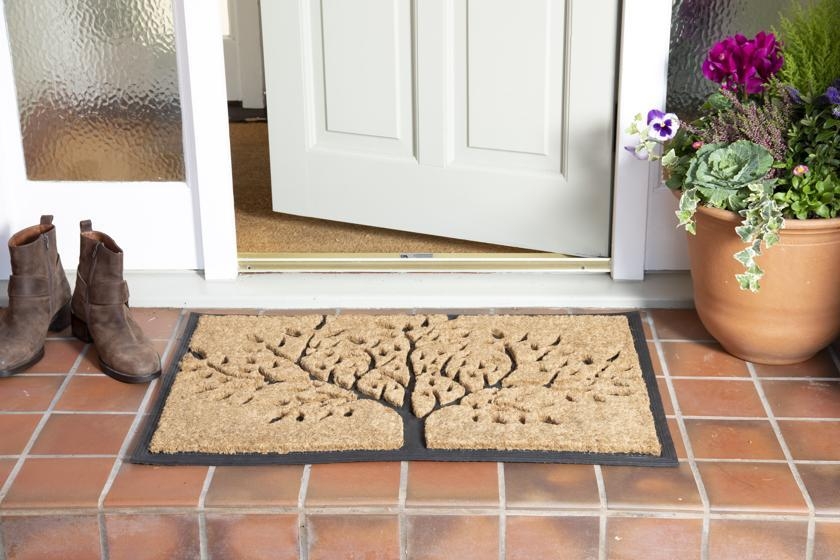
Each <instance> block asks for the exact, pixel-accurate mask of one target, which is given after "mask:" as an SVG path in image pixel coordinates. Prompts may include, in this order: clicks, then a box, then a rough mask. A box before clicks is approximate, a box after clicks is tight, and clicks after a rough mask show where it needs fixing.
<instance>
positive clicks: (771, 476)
mask: <svg viewBox="0 0 840 560" xmlns="http://www.w3.org/2000/svg"><path fill="white" fill-rule="evenodd" d="M698 468H699V469H700V476H701V477H702V478H703V483H704V484H705V486H706V493H707V494H708V496H709V502H710V504H711V509H712V511H739V512H740V511H752V512H765V513H767V512H774V513H788V512H789V513H803V514H804V513H807V512H808V508H807V507H806V505H805V499H804V498H803V497H802V493H801V492H800V490H799V487H798V486H797V485H796V481H795V480H794V479H793V475H792V474H791V472H790V469H789V468H788V466H787V465H784V464H778V463H699V464H698Z"/></svg>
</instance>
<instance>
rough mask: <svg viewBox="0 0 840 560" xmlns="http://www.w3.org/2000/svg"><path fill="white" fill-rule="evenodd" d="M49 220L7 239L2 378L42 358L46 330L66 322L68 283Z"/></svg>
mask: <svg viewBox="0 0 840 560" xmlns="http://www.w3.org/2000/svg"><path fill="white" fill-rule="evenodd" d="M52 220H53V217H52V216H41V223H40V224H38V225H37V226H32V227H28V228H26V229H24V230H21V231H19V232H17V233H16V234H14V235H13V236H12V238H11V239H10V240H9V255H10V256H11V261H12V276H11V277H10V278H9V290H8V291H9V308H8V309H7V310H6V312H5V313H4V314H3V316H2V317H0V377H6V376H9V375H12V374H13V373H17V372H19V371H22V370H24V369H26V368H28V367H29V366H31V365H32V364H34V363H36V362H37V361H38V360H40V359H41V358H42V357H43V356H44V339H45V338H46V336H47V331H60V330H62V329H64V328H66V327H67V325H69V324H70V285H69V284H68V283H67V277H66V276H65V275H64V268H62V266H61V259H60V258H59V256H58V250H57V249H56V244H55V226H53V225H52Z"/></svg>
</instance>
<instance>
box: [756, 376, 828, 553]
mask: <svg viewBox="0 0 840 560" xmlns="http://www.w3.org/2000/svg"><path fill="white" fill-rule="evenodd" d="M747 369H748V370H749V372H750V375H751V376H752V379H753V383H754V384H755V390H756V392H757V393H758V398H759V400H760V401H761V406H763V407H764V412H765V414H767V419H768V420H769V421H770V426H771V427H772V428H773V433H775V434H776V439H777V440H778V442H779V446H780V447H781V448H782V453H784V455H785V459H786V460H787V465H788V468H789V469H790V472H791V474H792V475H793V479H794V481H795V482H796V485H797V487H799V491H800V492H801V494H802V498H803V499H804V500H805V505H806V506H808V540H807V543H806V547H805V559H806V560H811V559H812V558H813V557H814V537H815V531H816V509H815V508H814V501H813V500H812V499H811V495H810V494H809V493H808V488H807V487H806V486H805V482H804V481H803V480H802V476H801V475H800V474H799V469H798V468H797V467H796V463H795V462H794V460H793V453H791V452H790V447H788V444H787V441H785V436H784V435H783V434H782V429H781V427H780V426H779V422H778V420H777V419H776V415H775V413H774V412H773V408H772V407H771V406H770V401H768V400H767V395H766V394H765V393H764V386H763V385H762V384H761V380H760V379H759V377H758V375H757V374H756V372H755V366H754V365H753V363H752V362H747Z"/></svg>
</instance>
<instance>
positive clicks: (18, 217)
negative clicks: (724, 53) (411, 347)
mask: <svg viewBox="0 0 840 560" xmlns="http://www.w3.org/2000/svg"><path fill="white" fill-rule="evenodd" d="M284 1H286V0H284ZM289 1H291V0H289ZM173 3H174V7H175V22H176V28H177V29H176V46H177V51H178V72H179V80H180V83H181V103H182V108H183V131H184V159H185V166H186V181H185V183H178V184H177V185H181V186H182V187H183V188H184V191H185V194H184V196H191V197H192V208H193V216H191V217H190V218H191V220H192V221H189V229H191V231H187V232H182V234H183V235H193V236H194V238H195V252H194V254H192V255H174V256H173V259H172V265H171V266H168V267H162V268H171V269H184V268H194V267H195V268H203V269H204V274H205V278H206V279H208V280H223V279H233V278H235V277H236V276H237V271H238V264H237V257H236V229H235V221H234V211H233V189H232V182H231V162H230V141H229V136H228V125H227V95H226V86H225V72H224V53H223V48H222V41H221V26H220V22H219V21H218V18H216V17H207V13H208V9H207V3H206V0H173ZM670 15H671V0H623V10H622V26H621V29H622V34H621V40H620V53H619V56H620V66H619V77H618V80H619V96H618V107H617V112H616V128H617V133H616V149H615V177H614V197H613V225H612V228H613V232H612V277H613V278H614V279H616V280H640V279H642V278H643V277H644V270H645V260H646V257H645V251H646V231H647V228H648V227H649V225H648V222H649V218H650V219H652V218H653V216H651V217H649V216H648V206H649V205H650V203H651V199H652V197H654V196H655V197H658V198H659V199H661V193H658V194H657V193H656V192H655V191H656V190H657V188H658V187H659V185H660V182H659V180H658V173H657V171H656V170H655V169H653V168H652V167H651V166H649V165H648V164H647V163H646V162H639V161H637V160H635V159H634V158H633V157H632V156H630V155H629V154H628V153H626V152H625V150H623V149H622V148H621V147H622V146H623V145H625V144H627V143H629V139H628V138H626V137H625V135H624V133H623V129H624V128H625V126H626V123H628V122H629V121H630V119H632V116H633V115H634V114H636V113H637V112H640V111H643V110H646V109H647V108H650V107H656V106H659V107H662V106H664V101H665V91H666V86H667V66H668V64H667V61H668V52H669V36H670ZM10 84H14V77H13V74H12V67H11V59H10V53H9V50H8V36H7V32H6V26H5V18H4V17H2V18H0V122H5V123H16V122H17V119H18V115H17V101H16V99H15V97H14V87H13V86H10ZM193 91H196V92H201V94H200V95H192V92H193ZM38 183H41V185H38ZM33 185H34V187H33ZM106 185H107V184H106ZM59 186H63V187H64V188H63V191H64V192H62V189H60V188H59ZM143 186H144V187H146V186H148V188H149V191H148V196H153V193H154V189H155V188H167V187H168V186H171V185H169V184H166V183H164V184H160V183H158V184H155V183H148V184H144V185H143ZM20 188H44V196H57V197H61V196H67V194H66V193H67V192H69V189H67V187H66V185H61V184H60V183H59V184H49V183H48V182H33V181H28V180H27V179H26V171H25V166H24V159H23V149H22V140H21V136H20V130H19V127H18V126H3V127H0V237H2V238H3V239H6V238H8V234H9V233H11V232H12V231H14V230H15V229H17V228H19V227H23V226H24V225H28V222H30V221H31V220H32V219H33V218H32V216H31V215H30V214H32V212H31V209H28V208H26V209H25V208H21V204H19V201H16V200H15V197H14V193H15V191H16V189H20ZM187 191H188V192H187ZM126 208H127V211H130V204H127V205H126ZM24 210H26V212H25V215H24ZM36 218H37V217H36ZM172 220H175V217H171V216H170V217H167V216H165V215H163V216H161V217H160V219H159V220H158V221H157V222H156V223H150V224H148V226H147V227H149V228H171V227H172V224H171V223H170V222H171V221H172ZM95 225H96V224H95ZM676 235H677V234H676V233H675V236H676ZM0 246H2V247H3V248H0V278H5V277H7V276H8V273H9V270H8V255H7V254H6V253H4V252H3V251H5V243H0ZM65 266H68V267H70V266H71V265H70V264H69V263H65ZM153 268H160V267H153Z"/></svg>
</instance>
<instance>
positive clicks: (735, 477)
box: [0, 308, 840, 560]
mask: <svg viewBox="0 0 840 560" xmlns="http://www.w3.org/2000/svg"><path fill="white" fill-rule="evenodd" d="M318 311H319V312H322V313H324V312H334V310H333V311H324V310H318ZM409 311H411V310H409ZM414 311H420V310H414ZM502 311H503V312H516V313H567V312H578V311H581V310H567V309H550V310H549V309H510V310H497V312H502ZM250 312H264V311H259V310H253V311H250ZM134 314H135V317H136V318H137V320H138V322H139V323H140V324H141V325H142V327H143V328H144V329H145V331H146V333H147V334H148V335H149V336H150V337H151V338H152V339H153V340H154V341H155V344H156V345H157V347H158V349H159V350H160V352H161V353H162V354H163V356H164V359H166V358H168V357H169V355H170V353H171V352H172V350H173V348H175V347H176V342H177V341H178V338H179V334H180V332H181V329H182V328H183V326H184V324H185V322H186V317H187V314H186V311H185V310H182V309H148V308H147V309H134ZM642 317H643V322H644V324H645V328H646V338H647V344H648V348H649V349H650V352H651V355H652V358H653V363H654V368H655V372H656V375H657V382H658V383H659V389H660V392H661V393H662V396H663V401H664V403H665V409H666V413H667V415H668V424H669V426H670V430H671V433H672V435H673V437H674V440H675V442H676V446H677V452H678V455H679V458H680V463H679V467H678V468H639V467H599V466H588V465H559V464H503V463H423V462H404V463H356V464H333V465H312V466H309V465H307V466H261V467H209V468H208V467H152V466H140V465H133V464H129V463H127V462H126V461H125V457H126V455H127V454H128V453H130V451H131V449H132V445H133V440H134V437H135V434H136V433H137V432H138V429H139V428H140V427H141V426H142V425H143V422H144V420H145V415H146V412H147V411H148V410H149V407H150V406H151V403H152V401H153V399H154V398H155V396H156V394H157V391H158V386H159V383H160V382H159V381H155V382H153V383H151V384H149V385H126V384H122V383H118V382H116V381H114V380H112V379H110V378H108V377H106V376H104V375H103V374H102V373H100V371H99V368H98V366H97V363H98V361H97V357H96V351H95V350H94V348H93V347H92V346H91V345H87V344H83V343H81V342H79V341H78V340H76V339H73V338H71V337H69V333H67V332H64V333H59V334H58V335H57V336H53V337H51V338H50V339H49V340H48V341H47V347H46V355H45V357H44V359H43V360H42V361H41V362H39V363H38V364H37V365H35V366H34V367H32V368H31V369H30V370H29V371H26V372H24V373H21V374H18V375H16V376H13V377H9V378H6V379H0V485H2V487H0V522H2V531H0V534H2V546H3V549H4V551H5V558H7V559H22V558H38V559H43V558H61V559H63V560H72V559H86V560H87V559H92V558H110V559H123V558H125V559H131V560H142V559H146V558H148V559H161V558H166V559H168V560H169V559H197V558H207V559H219V558H223V559H227V558H230V559H237V560H242V559H248V558H289V559H291V558H308V559H310V560H316V559H341V558H372V559H394V560H397V559H411V560H414V559H453V558H457V559H459V560H467V559H471V558H476V559H487V558H494V559H495V558H499V559H505V558H507V559H527V560H533V559H538V558H539V559H542V558H568V559H574V560H580V559H584V558H592V559H633V560H636V559H640V558H645V559H647V560H656V559H663V560H673V559H677V558H678V559H680V560H688V559H695V558H698V559H707V558H708V559H730V558H735V559H738V560H746V559H753V558H754V559H761V560H773V559H782V558H784V559H788V558H796V559H805V560H812V559H813V560H829V559H837V558H838V557H840V552H838V551H840V444H838V442H840V374H839V373H838V350H840V345H835V346H834V347H832V348H829V349H827V350H825V351H823V352H821V353H820V354H819V355H817V356H816V357H815V358H813V359H812V360H810V361H808V362H806V363H804V364H800V365H796V366H775V367H768V366H760V365H756V364H751V363H746V362H743V361H741V360H739V359H736V358H733V357H731V356H729V355H728V354H726V353H725V352H723V351H722V350H721V348H720V347H719V346H718V345H717V344H716V343H715V342H713V341H712V340H711V339H710V337H709V335H708V334H707V333H706V332H705V330H704V329H703V327H702V326H701V325H700V323H699V321H698V319H697V317H696V315H695V313H694V312H693V311H691V310H656V309H654V310H643V311H642Z"/></svg>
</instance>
